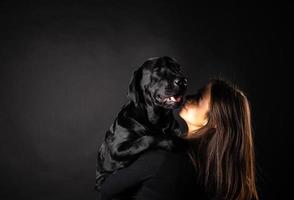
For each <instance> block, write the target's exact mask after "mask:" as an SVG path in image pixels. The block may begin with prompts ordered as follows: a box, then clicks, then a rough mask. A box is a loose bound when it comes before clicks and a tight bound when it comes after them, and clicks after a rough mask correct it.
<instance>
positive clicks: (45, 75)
mask: <svg viewBox="0 0 294 200" xmlns="http://www.w3.org/2000/svg"><path fill="white" fill-rule="evenodd" d="M292 9H293V7H292V6H290V5H286V6H284V7H279V6H277V5H274V6H273V5H272V6H271V7H264V6H258V5H215V6H207V5H206V6H204V5H192V4H188V3H186V2H184V1H178V3H171V1H166V2H163V1H147V2H143V1H132V2H131V1H128V2H127V1H96V2H94V1H91V2H90V1H80V3H78V1H42V3H40V2H39V3H36V2H33V1H27V3H21V4H19V3H16V2H13V1H1V3H0V17H1V18H0V23H1V24H0V27H1V35H0V134H1V137H0V156H1V160H0V171H1V177H0V182H1V185H0V199H1V200H2V199H3V200H4V199H5V200H6V199H20V198H21V199H42V200H46V199H55V200H57V199H62V200H63V199H71V200H73V199H95V192H94V191H93V186H94V183H95V165H96V150H97V149H98V147H99V145H100V144H101V141H102V139H103V137H104V132H105V130H106V129H107V128H108V127H109V126H110V124H111V123H112V121H113V119H114V118H115V116H116V114H117V112H118V111H119V109H120V107H121V106H122V104H123V103H124V102H125V101H126V91H127V85H128V82H129V80H130V77H131V74H132V72H133V70H134V69H136V68H137V67H139V66H140V65H141V64H142V63H143V62H144V61H145V60H146V59H147V58H149V57H154V56H162V55H168V56H171V57H174V58H175V59H177V60H178V62H179V63H181V64H182V66H183V68H184V71H185V73H186V75H187V76H188V80H189V91H188V92H189V93H191V92H193V91H195V90H196V89H197V88H198V87H200V86H202V85H203V84H204V83H206V81H207V80H208V78H209V77H212V76H219V75H221V76H223V77H225V78H227V79H229V80H232V81H233V82H235V83H237V84H238V85H239V86H240V87H241V88H243V90H244V91H245V92H246V93H247V95H248V97H249V100H250V101H251V105H252V111H253V113H252V115H253V123H254V130H255V131H254V132H255V141H256V152H257V167H258V177H257V178H258V188H259V191H260V195H261V197H262V198H261V199H286V198H285V197H286V196H287V194H290V193H291V192H292V191H291V182H292V181H291V179H290V170H293V169H292V168H291V167H290V163H289V162H290V160H291V159H290V158H291V153H290V152H291V144H293V142H292V141H291V135H292V133H291V132H290V119H289V116H290V111H289V109H290V107H291V105H290V93H291V91H290V84H291V82H292V80H291V78H292V75H290V71H289V70H288V69H289V66H290V65H292V61H291V60H290V56H291V55H292V52H293V51H292V50H291V49H292V44H293V30H292V25H293V24H292V22H291V17H292V16H291V15H292V14H291V12H292ZM290 52H291V53H290Z"/></svg>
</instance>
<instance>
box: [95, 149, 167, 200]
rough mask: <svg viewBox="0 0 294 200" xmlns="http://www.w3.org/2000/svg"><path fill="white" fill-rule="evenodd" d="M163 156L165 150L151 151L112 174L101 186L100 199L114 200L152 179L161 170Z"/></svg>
mask: <svg viewBox="0 0 294 200" xmlns="http://www.w3.org/2000/svg"><path fill="white" fill-rule="evenodd" d="M163 155H164V150H150V151H148V152H145V153H143V154H142V155H140V156H139V158H138V159H137V160H135V161H134V162H133V163H132V164H131V165H129V166H128V167H126V168H123V169H120V170H117V171H115V172H113V173H112V174H110V175H109V176H108V177H107V178H106V180H105V182H104V183H103V184H102V186H101V191H100V194H99V195H100V199H101V200H107V199H112V198H114V197H116V196H117V195H119V194H122V193H123V192H125V191H127V190H129V189H130V188H133V187H136V186H138V185H139V184H141V183H142V182H144V181H145V180H147V179H149V178H150V177H152V176H153V175H154V174H155V173H156V171H157V170H158V169H159V167H160V165H161V163H162V159H163V158H164V157H163Z"/></svg>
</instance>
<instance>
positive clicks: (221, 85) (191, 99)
mask: <svg viewBox="0 0 294 200" xmlns="http://www.w3.org/2000/svg"><path fill="white" fill-rule="evenodd" d="M179 115H180V117H181V118H182V119H183V120H184V121H185V122H186V124H187V129H188V130H187V133H186V134H185V135H184V136H183V137H182V138H175V144H176V148H175V150H174V151H173V152H167V151H164V150H152V151H148V152H146V153H144V154H142V155H141V156H140V157H139V158H138V159H137V160H136V161H135V162H134V163H132V164H131V165H130V166H129V167H127V168H125V169H122V170H118V171H117V172H116V173H114V174H113V175H110V177H108V178H107V180H106V181H105V183H104V184H103V186H102V192H101V196H102V199H112V198H113V197H119V199H123V197H125V198H126V199H131V197H130V196H132V198H134V199H141V200H142V199H152V200H153V199H238V200H247V199H248V200H249V199H258V195H257V191H256V186H255V170H254V148H253V138H252V129H251V119H250V107H249V103H248V100H247V98H246V96H245V95H244V93H243V92H242V91H241V90H239V89H238V88H237V87H235V86H233V85H231V84H229V83H227V82H225V81H223V80H218V79H215V80H211V81H210V82H209V83H208V84H207V85H206V86H205V87H203V88H202V89H200V90H199V91H198V92H197V93H196V94H195V95H190V96H187V98H186V102H185V103H184V105H183V107H182V108H181V109H180V112H179Z"/></svg>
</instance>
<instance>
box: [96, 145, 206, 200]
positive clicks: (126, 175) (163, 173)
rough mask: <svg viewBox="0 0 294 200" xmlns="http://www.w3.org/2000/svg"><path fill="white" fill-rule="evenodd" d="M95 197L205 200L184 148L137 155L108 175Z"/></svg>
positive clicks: (141, 199) (146, 199) (138, 199)
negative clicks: (137, 156) (131, 160)
mask: <svg viewBox="0 0 294 200" xmlns="http://www.w3.org/2000/svg"><path fill="white" fill-rule="evenodd" d="M98 194H99V196H100V199H101V200H107V199H120V200H121V199H128V200H130V199H137V200H178V199H179V200H181V199H185V200H187V199H194V200H195V199H197V200H198V199H205V198H204V195H203V193H202V192H201V189H200V187H199V185H197V173H196V171H195V168H194V166H193V164H192V161H191V159H190V157H189V156H188V153H187V151H186V149H185V148H178V149H177V150H174V151H173V152H169V151H166V150H149V151H147V152H145V153H143V154H141V155H140V156H139V158H138V159H137V160H135V161H134V162H133V163H132V164H131V165H130V166H128V167H126V168H124V169H120V170H117V171H116V172H114V173H113V174H111V175H109V176H108V177H107V179H106V181H105V182H104V183H103V185H102V188H101V192H99V193H98Z"/></svg>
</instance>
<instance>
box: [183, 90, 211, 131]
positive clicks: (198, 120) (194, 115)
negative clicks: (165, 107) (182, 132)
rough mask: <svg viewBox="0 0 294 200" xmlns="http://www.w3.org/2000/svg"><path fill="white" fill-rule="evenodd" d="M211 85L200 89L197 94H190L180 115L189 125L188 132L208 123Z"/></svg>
mask: <svg viewBox="0 0 294 200" xmlns="http://www.w3.org/2000/svg"><path fill="white" fill-rule="evenodd" d="M210 88H211V86H210V85H207V86H206V87H204V88H203V89H200V90H199V91H198V92H197V93H196V94H195V95H188V96H187V97H186V101H185V102H184V105H183V106H182V108H181V110H180V112H179V115H180V117H181V118H182V119H184V120H185V122H186V123H187V126H188V133H191V132H193V131H196V130H198V129H200V128H202V127H203V126H205V125H206V123H207V121H208V116H207V113H208V111H209V109H210Z"/></svg>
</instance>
